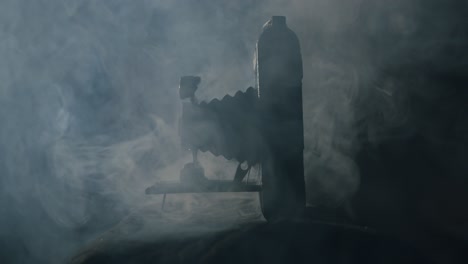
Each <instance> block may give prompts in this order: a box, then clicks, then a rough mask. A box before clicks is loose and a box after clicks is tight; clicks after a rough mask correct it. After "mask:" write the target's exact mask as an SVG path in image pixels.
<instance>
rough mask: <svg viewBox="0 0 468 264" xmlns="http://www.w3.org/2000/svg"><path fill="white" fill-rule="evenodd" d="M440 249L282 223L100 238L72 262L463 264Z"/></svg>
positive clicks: (360, 231) (364, 232)
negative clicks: (161, 235) (154, 236)
mask: <svg viewBox="0 0 468 264" xmlns="http://www.w3.org/2000/svg"><path fill="white" fill-rule="evenodd" d="M446 246H447V245H446ZM443 247H444V246H442V247H440V246H439V247H433V248H432V249H431V248H427V247H426V248H422V247H418V245H417V244H414V243H412V242H408V241H405V240H403V239H399V238H396V237H393V236H391V235H382V234H378V233H376V232H375V231H373V230H369V229H366V228H356V227H354V226H349V225H343V224H329V223H323V222H317V221H310V220H295V221H293V220H288V221H276V222H257V223H250V224H248V223H247V224H241V225H239V226H236V227H233V228H231V229H229V230H224V231H221V232H219V231H212V232H210V231H208V232H200V233H186V232H183V231H182V230H181V232H180V233H179V234H175V235H171V236H168V237H166V238H162V239H157V240H152V241H151V239H150V240H146V241H141V240H132V239H122V240H118V241H117V240H115V241H111V240H106V239H103V238H101V239H98V240H97V241H95V243H93V244H92V245H90V247H88V248H87V249H85V250H83V251H82V252H81V253H79V254H78V255H77V256H75V257H74V258H73V260H72V263H75V264H78V263H82V264H84V263H87V264H91V263H269V264H273V263H392V264H393V263H468V262H465V261H466V259H463V257H462V255H461V254H462V250H461V248H459V249H460V250H459V251H457V250H456V248H453V247H448V248H445V249H443ZM448 251H450V252H448Z"/></svg>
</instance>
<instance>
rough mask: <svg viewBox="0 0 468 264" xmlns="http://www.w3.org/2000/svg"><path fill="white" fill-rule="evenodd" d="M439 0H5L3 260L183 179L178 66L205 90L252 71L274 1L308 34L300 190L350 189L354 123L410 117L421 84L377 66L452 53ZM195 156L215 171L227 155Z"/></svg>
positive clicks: (316, 200) (0, 16)
mask: <svg viewBox="0 0 468 264" xmlns="http://www.w3.org/2000/svg"><path fill="white" fill-rule="evenodd" d="M433 2H435V1H424V2H423V1H417V0H414V1H403V0H402V1H383V0H382V1H366V0H352V1H337V0H336V1H329V0H328V1H326V0H314V1H302V0H294V1H282V0H274V1H254V0H242V1H208V0H202V1H187V0H174V1H164V0H136V1H123V0H112V1H93V0H72V1H60V0H52V1H50V0H47V1H45V0H37V1H24V0H3V1H2V3H0V57H1V58H2V61H1V62H0V82H1V84H0V127H1V128H0V146H1V148H0V262H2V263H24V262H29V263H33V262H34V263H62V262H63V261H64V259H66V258H68V257H69V256H70V255H71V254H72V253H74V252H75V251H76V250H77V249H78V248H79V247H81V246H82V245H83V244H84V243H86V242H87V241H89V240H90V239H92V238H94V237H95V236H96V235H97V234H99V232H102V231H103V230H105V229H107V228H109V227H110V226H112V225H114V224H116V223H117V222H118V221H119V220H120V219H121V218H122V217H123V216H125V215H127V214H129V213H130V212H131V211H133V210H136V208H138V207H139V206H141V205H144V204H148V203H152V202H157V201H159V200H160V199H161V198H160V197H149V196H146V195H144V190H145V188H146V187H148V186H150V185H152V184H153V183H154V182H156V181H157V180H162V179H177V178H178V177H179V170H180V169H182V167H183V164H184V163H185V162H187V161H188V160H189V159H190V157H189V153H188V152H187V151H185V150H183V149H181V147H180V144H179V138H178V136H177V135H178V134H177V123H178V116H179V114H180V108H181V104H180V100H179V98H178V94H177V86H178V80H179V78H180V76H183V75H199V76H201V78H202V83H201V85H200V88H199V90H198V91H197V96H198V98H200V99H201V100H211V99H213V98H221V97H222V96H224V95H225V94H234V93H235V92H236V91H238V90H246V89H247V88H248V87H249V86H254V73H253V66H252V60H253V55H254V54H253V53H254V49H255V43H256V40H257V37H258V36H259V33H260V32H261V27H262V25H263V23H264V22H266V21H267V20H268V19H269V18H270V17H271V16H272V15H284V16H286V17H287V23H288V25H289V27H290V28H291V29H293V30H294V31H295V32H296V34H297V35H298V37H299V39H300V43H301V47H302V54H303V61H304V85H303V90H304V91H303V93H304V123H305V145H306V146H305V148H306V149H305V166H306V182H307V192H308V202H309V203H310V204H313V205H317V204H319V205H320V204H328V205H332V206H335V205H337V204H341V203H344V202H345V201H347V199H349V198H350V197H351V196H352V195H353V194H354V192H355V191H356V190H357V189H358V188H359V182H360V178H359V168H358V167H357V165H356V163H355V160H354V158H355V155H356V153H357V151H358V150H359V148H360V145H359V140H358V138H359V136H360V135H362V134H363V133H364V134H366V135H367V137H368V138H369V139H370V141H371V142H372V141H377V140H379V139H380V138H384V137H391V136H394V135H393V134H391V133H388V131H390V130H391V129H392V128H394V127H401V126H404V125H405V124H407V123H408V122H409V121H408V120H412V119H411V117H412V115H413V114H414V113H413V112H411V110H410V107H409V106H408V100H407V99H408V98H409V97H410V96H413V95H415V96H419V97H421V98H428V97H430V96H431V93H430V90H427V91H425V92H424V93H421V91H420V90H416V89H414V90H408V91H400V90H398V87H399V84H398V78H397V77H395V76H394V75H392V74H387V73H388V72H389V71H391V69H395V68H398V67H399V65H402V64H408V63H411V62H414V61H424V62H427V63H435V62H436V61H438V62H439V61H441V58H442V62H440V63H441V64H445V65H452V64H451V63H452V62H453V60H458V59H456V57H457V55H453V54H449V53H447V50H446V49H447V47H448V46H449V47H456V48H458V49H460V47H462V43H465V42H464V40H462V39H460V40H457V39H451V38H450V34H451V33H450V32H451V31H450V30H447V29H453V30H456V29H457V28H458V27H462V25H463V23H464V25H465V26H466V21H465V22H463V20H460V18H458V17H451V16H450V15H448V14H450V13H451V12H453V11H454V10H458V9H462V7H463V8H466V4H465V5H463V4H457V3H455V1H447V3H446V4H436V3H433ZM431 10H432V11H431ZM433 10H437V11H438V12H440V13H439V15H435V14H434V12H436V11H433ZM457 19H458V20H457ZM445 40H446V41H445ZM444 41H445V42H444ZM448 42H450V43H448ZM454 52H456V51H454ZM441 54H442V55H441ZM459 60H460V61H461V59H459ZM464 61H465V64H464V65H465V67H466V61H467V60H466V59H465V60H464ZM462 64H463V63H462V62H460V63H459V65H462ZM376 113H377V114H378V115H379V117H378V118H376V119H368V117H369V116H372V115H375V114H376ZM363 120H373V121H372V122H370V121H363ZM407 133H411V132H407ZM215 159H216V160H215ZM202 162H204V165H205V166H206V168H207V169H206V170H207V171H208V174H210V175H208V176H211V177H223V178H227V177H230V176H229V175H231V174H232V175H233V171H234V168H235V165H236V164H235V163H234V162H230V161H226V160H223V159H221V158H213V157H211V156H210V155H209V154H204V155H203V156H202ZM219 164H222V165H219ZM226 171H227V172H226ZM231 171H232V173H231V174H230V172H231ZM220 174H222V175H221V176H219V175H220ZM184 197H185V198H176V199H175V200H173V205H176V204H178V205H177V206H179V207H177V208H179V209H181V210H185V212H188V213H190V212H191V210H192V209H193V210H195V209H196V206H195V209H194V208H192V207H193V206H190V205H191V204H193V203H195V204H197V203H196V202H194V201H201V200H202V201H203V203H208V200H209V199H207V198H203V197H199V196H184ZM197 197H198V198H197ZM197 199H198V200H197ZM200 199H201V200H200ZM251 199H254V200H255V198H251ZM246 203H247V202H245V200H242V202H241V203H240V204H241V205H245V204H246ZM184 204H185V205H184ZM230 207H231V209H233V210H237V208H236V206H235V205H231V206H230ZM257 209H258V208H257ZM252 210H253V209H252ZM257 211H258V210H257ZM219 213H220V214H221V213H222V211H221V212H219ZM230 216H232V215H230ZM155 217H163V216H157V215H155ZM166 217H169V216H166ZM162 224H163V223H160V225H162Z"/></svg>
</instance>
